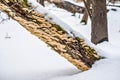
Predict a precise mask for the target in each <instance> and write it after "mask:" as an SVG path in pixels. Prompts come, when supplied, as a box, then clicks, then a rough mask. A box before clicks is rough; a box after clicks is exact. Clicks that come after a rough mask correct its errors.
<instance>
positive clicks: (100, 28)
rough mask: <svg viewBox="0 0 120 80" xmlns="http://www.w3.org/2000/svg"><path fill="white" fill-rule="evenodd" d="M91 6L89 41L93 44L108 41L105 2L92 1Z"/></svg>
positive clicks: (100, 0)
mask: <svg viewBox="0 0 120 80" xmlns="http://www.w3.org/2000/svg"><path fill="white" fill-rule="evenodd" d="M92 6H93V8H92V9H93V10H92V33H91V35H92V37H91V41H92V42H93V43H94V44H98V43H100V42H103V41H108V29H107V9H106V0H94V5H92Z"/></svg>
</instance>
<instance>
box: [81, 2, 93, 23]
mask: <svg viewBox="0 0 120 80" xmlns="http://www.w3.org/2000/svg"><path fill="white" fill-rule="evenodd" d="M86 4H87V6H88V10H90V4H91V1H90V0H87V2H86ZM88 10H87V8H85V11H84V15H83V17H82V20H81V23H84V24H85V25H86V24H87V21H88V14H89V13H88ZM89 15H91V14H89Z"/></svg>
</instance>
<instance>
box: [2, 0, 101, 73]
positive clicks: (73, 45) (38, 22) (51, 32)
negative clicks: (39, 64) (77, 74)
mask: <svg viewBox="0 0 120 80" xmlns="http://www.w3.org/2000/svg"><path fill="white" fill-rule="evenodd" d="M4 1H6V0H4ZM5 4H6V3H3V4H1V3H0V10H2V11H4V12H6V13H7V14H8V15H9V16H11V17H12V18H13V19H14V20H16V21H17V22H19V23H20V24H21V25H22V26H23V27H24V28H26V29H27V30H28V31H30V32H31V33H32V34H33V35H35V36H37V37H38V38H40V39H41V40H42V41H44V42H45V43H47V44H48V45H49V46H50V47H51V48H52V49H53V50H55V51H56V52H58V53H59V54H60V55H61V56H63V57H64V58H66V59H67V60H68V61H69V62H71V63H72V64H73V65H75V66H76V67H77V68H78V69H80V70H82V71H85V70H88V69H90V68H91V67H92V64H94V62H95V61H97V60H99V59H100V58H101V57H100V56H99V55H97V53H96V52H95V50H94V49H93V48H91V47H89V46H88V45H86V44H85V42H84V40H82V39H80V38H78V37H75V35H74V34H73V35H74V37H72V36H69V35H68V34H67V32H66V31H64V30H63V29H62V28H61V27H60V26H59V25H57V24H53V23H50V22H48V21H47V20H46V19H45V18H44V16H43V15H41V14H40V13H38V12H35V11H31V10H29V9H28V8H23V7H22V5H20V4H14V3H9V2H7V6H6V5H5ZM9 4H14V5H12V6H11V5H10V6H9ZM46 64H47V63H46Z"/></svg>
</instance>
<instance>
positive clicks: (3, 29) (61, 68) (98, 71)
mask: <svg viewBox="0 0 120 80" xmlns="http://www.w3.org/2000/svg"><path fill="white" fill-rule="evenodd" d="M29 1H31V2H34V0H29ZM33 6H37V8H36V10H38V11H40V10H42V12H43V14H44V13H48V15H47V16H48V17H52V18H53V21H55V22H56V23H58V24H60V25H61V26H62V27H63V28H64V29H67V31H68V32H69V33H70V32H71V31H73V32H74V33H75V34H77V35H78V36H80V37H82V38H84V39H85V40H86V42H87V43H88V44H90V45H91V46H93V47H94V48H95V49H96V50H97V52H98V53H99V54H100V55H103V56H105V57H106V59H103V60H100V61H98V62H96V63H95V64H94V65H93V67H92V68H91V69H90V70H88V71H85V72H81V71H79V70H78V69H76V68H75V67H74V66H73V65H72V64H70V63H69V62H68V61H67V60H65V59H64V58H62V57H60V56H59V55H58V54H57V53H56V52H54V51H53V50H51V49H50V48H49V47H48V46H47V45H46V44H45V43H44V42H42V41H41V40H39V39H38V38H37V37H35V36H33V35H31V34H30V33H29V32H28V31H27V30H25V29H24V28H23V27H22V26H21V25H19V24H18V23H17V22H16V21H14V20H12V19H10V20H8V21H5V22H3V23H1V24H0V80H120V76H119V74H120V69H119V68H120V50H119V49H120V41H119V40H120V23H119V16H120V9H119V8H115V9H117V12H114V11H112V10H110V12H109V13H108V29H109V42H103V43H101V44H98V45H93V44H91V43H90V32H91V30H90V29H91V28H90V21H89V22H88V24H87V25H86V26H85V25H81V24H80V19H79V18H78V14H76V17H74V16H71V13H69V12H67V11H65V10H62V9H58V8H55V7H52V6H51V7H49V8H48V7H46V8H45V9H44V8H43V7H42V6H40V5H39V4H37V3H35V2H34V4H33ZM108 8H109V9H111V8H112V7H108ZM40 12H41V11H40ZM3 15H4V14H3ZM48 17H46V18H48Z"/></svg>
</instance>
